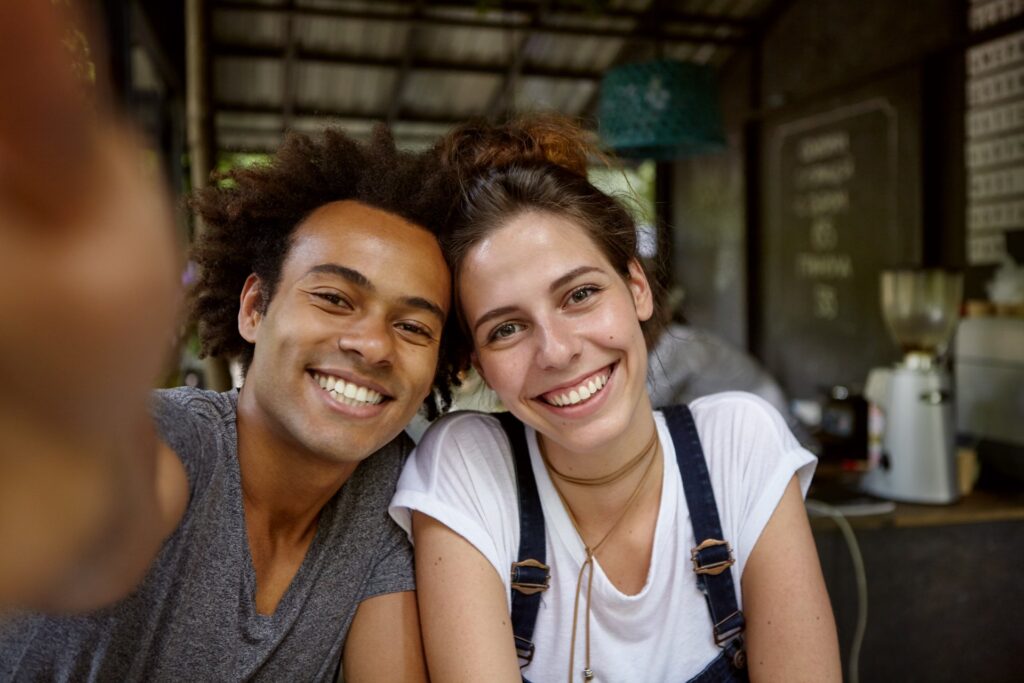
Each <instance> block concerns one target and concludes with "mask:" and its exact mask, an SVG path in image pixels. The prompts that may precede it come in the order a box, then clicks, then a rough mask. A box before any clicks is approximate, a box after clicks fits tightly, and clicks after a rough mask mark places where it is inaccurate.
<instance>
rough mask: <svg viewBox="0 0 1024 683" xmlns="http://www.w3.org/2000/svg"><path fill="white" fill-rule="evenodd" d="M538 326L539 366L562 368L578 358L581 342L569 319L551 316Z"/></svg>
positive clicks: (581, 346)
mask: <svg viewBox="0 0 1024 683" xmlns="http://www.w3.org/2000/svg"><path fill="white" fill-rule="evenodd" d="M539 328H540V329H539V330H538V332H539V334H538V335H537V338H538V348H537V363H538V364H539V365H540V367H542V368H549V369H562V368H566V367H568V366H570V365H571V364H572V363H573V362H574V361H575V360H576V359H578V358H579V356H580V352H581V351H582V348H583V343H582V340H581V339H580V336H579V335H578V334H577V333H576V329H575V327H574V326H573V324H572V323H571V322H570V321H568V320H564V319H560V318H552V319H548V320H546V321H544V323H543V324H542V325H540V326H539Z"/></svg>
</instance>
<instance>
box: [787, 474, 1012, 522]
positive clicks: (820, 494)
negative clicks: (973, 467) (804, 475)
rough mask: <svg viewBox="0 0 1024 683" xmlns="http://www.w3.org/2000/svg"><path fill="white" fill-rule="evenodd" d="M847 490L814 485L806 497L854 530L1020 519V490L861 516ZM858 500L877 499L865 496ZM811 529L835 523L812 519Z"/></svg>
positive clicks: (983, 492)
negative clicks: (830, 509)
mask: <svg viewBox="0 0 1024 683" xmlns="http://www.w3.org/2000/svg"><path fill="white" fill-rule="evenodd" d="M850 490H853V489H851V488H843V487H842V485H841V484H840V483H839V482H835V481H831V482H826V483H825V484H824V485H821V484H819V483H817V482H816V484H815V486H813V487H812V489H811V491H810V493H809V494H808V496H807V497H808V499H814V500H820V501H822V502H825V503H828V504H830V505H833V506H835V507H837V508H839V510H840V511H841V512H843V513H844V516H845V517H846V519H847V520H848V521H849V522H850V525H851V526H852V527H853V528H854V529H877V528H917V527H930V526H946V525H951V524H978V523H982V522H1003V521H1015V520H1016V521H1021V520H1024V491H1021V490H975V491H973V492H971V493H970V494H968V495H967V496H964V497H963V498H961V499H960V500H959V501H957V502H956V503H954V504H952V505H914V504H911V503H895V505H894V508H893V509H892V510H891V511H888V512H883V513H880V514H877V513H876V514H864V513H863V512H861V511H859V510H857V502H858V500H857V499H856V498H855V497H854V496H855V494H850V493H849V491H850ZM836 492H840V495H836ZM860 500H864V501H872V500H874V501H877V500H878V499H874V498H871V497H869V496H866V495H865V496H863V497H862V498H861V499H860ZM868 511H869V512H870V510H868ZM811 528H812V529H814V530H815V531H819V530H828V529H835V522H833V521H832V520H831V519H829V518H828V517H818V516H812V518H811Z"/></svg>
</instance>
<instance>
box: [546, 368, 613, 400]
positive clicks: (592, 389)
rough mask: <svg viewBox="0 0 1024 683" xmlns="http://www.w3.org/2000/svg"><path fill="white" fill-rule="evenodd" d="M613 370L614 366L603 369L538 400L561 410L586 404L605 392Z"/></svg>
mask: <svg viewBox="0 0 1024 683" xmlns="http://www.w3.org/2000/svg"><path fill="white" fill-rule="evenodd" d="M612 370H613V366H611V365H609V366H606V367H603V368H601V369H600V370H598V371H597V372H595V373H593V374H592V375H589V376H587V377H584V378H583V379H582V380H578V381H575V380H574V381H573V382H572V383H571V384H569V385H567V386H562V387H559V388H558V389H554V390H552V391H549V392H546V393H544V394H541V395H540V396H539V397H538V398H539V399H540V400H541V401H543V402H545V403H547V404H549V405H553V406H557V407H559V408H564V407H566V406H575V405H579V404H581V403H585V402H587V401H589V400H591V399H592V398H593V397H594V396H596V395H597V394H599V393H601V391H603V390H604V387H605V385H606V384H607V383H608V378H609V377H611V374H612Z"/></svg>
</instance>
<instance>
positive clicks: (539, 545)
mask: <svg viewBox="0 0 1024 683" xmlns="http://www.w3.org/2000/svg"><path fill="white" fill-rule="evenodd" d="M662 412H663V413H664V415H665V421H666V423H667V424H668V429H669V433H670V434H671V435H672V443H673V444H674V446H675V451H676V460H677V461H678V463H679V471H680V473H683V472H685V473H686V476H684V477H683V493H684V495H685V497H686V505H687V507H688V508H689V511H690V520H691V523H692V525H693V535H694V538H697V539H702V540H701V541H700V542H699V543H698V545H697V547H696V548H694V549H693V550H692V551H691V553H690V556H691V559H692V560H693V571H695V572H696V573H697V587H698V588H699V589H700V590H701V592H702V593H704V597H705V598H706V599H707V605H708V611H709V612H710V613H711V623H712V624H714V637H715V643H716V644H717V645H718V646H719V647H720V648H722V652H721V654H719V655H718V656H717V657H715V659H713V660H712V661H711V663H710V664H708V665H707V667H705V668H704V670H703V671H701V672H700V673H699V674H697V675H696V676H694V677H693V678H691V679H690V680H689V681H688V682H687V683H732V682H739V681H747V680H748V676H747V669H746V653H745V651H744V648H743V628H744V624H745V622H744V619H743V613H742V612H741V611H740V610H739V607H738V606H737V605H736V593H735V589H734V587H733V580H732V571H731V570H730V569H729V567H730V566H732V564H733V558H732V549H731V548H730V546H729V544H728V543H727V542H726V541H725V540H724V539H723V534H722V525H721V523H720V522H719V519H718V507H717V506H716V505H715V495H714V491H713V490H712V489H711V479H710V478H709V477H708V468H707V462H706V461H705V459H704V451H703V449H701V446H700V438H699V437H698V436H697V426H696V425H695V424H694V422H693V416H692V415H691V414H690V409H689V408H687V407H686V406H671V407H669V408H664V409H663V410H662ZM495 417H497V418H498V419H499V421H500V422H501V426H502V428H504V430H505V434H506V435H507V436H508V439H509V442H510V443H511V445H512V455H513V458H512V460H513V462H514V464H515V471H516V485H517V487H518V489H519V559H518V561H517V562H514V563H513V564H512V632H513V634H514V636H515V642H516V652H517V653H518V654H519V658H520V661H521V662H523V664H522V666H526V665H527V664H529V663H530V660H532V659H533V651H534V644H533V641H532V638H533V628H534V625H535V624H536V622H537V610H538V609H539V607H540V596H541V593H542V592H543V591H545V590H547V588H548V581H549V579H550V574H549V573H548V570H549V567H548V566H547V565H546V564H544V559H545V554H546V547H545V531H544V513H543V511H542V509H541V504H540V494H539V493H538V492H537V482H536V480H535V479H534V477H533V469H532V468H531V466H530V453H529V449H528V448H527V445H526V433H525V431H524V429H523V425H522V423H521V422H519V421H518V420H517V419H516V418H514V417H513V416H512V415H511V414H509V413H502V414H499V415H495ZM523 681H524V683H529V681H527V679H526V678H525V677H523Z"/></svg>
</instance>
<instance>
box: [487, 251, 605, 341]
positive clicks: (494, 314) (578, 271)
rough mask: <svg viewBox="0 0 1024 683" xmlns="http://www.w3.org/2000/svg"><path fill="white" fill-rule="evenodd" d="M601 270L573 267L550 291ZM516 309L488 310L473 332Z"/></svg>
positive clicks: (553, 284)
mask: <svg viewBox="0 0 1024 683" xmlns="http://www.w3.org/2000/svg"><path fill="white" fill-rule="evenodd" d="M600 270H601V269H600V268H597V267H596V266H580V267H579V268H573V269H572V270H570V271H569V272H568V273H566V274H565V275H562V276H561V277H558V278H556V279H555V281H554V282H552V283H551V285H550V286H549V287H548V291H549V292H551V293H552V294H553V293H555V292H557V291H558V290H559V289H561V288H562V287H564V286H566V285H567V284H569V283H570V282H572V281H573V280H575V279H576V278H578V277H579V276H580V275H584V274H586V273H590V272H593V271H600ZM516 310H518V309H517V308H516V307H515V306H502V307H501V308H494V309H491V310H489V311H487V312H486V313H484V314H483V315H482V316H480V317H479V318H478V319H477V321H476V324H475V325H474V326H473V332H474V333H475V332H476V331H477V330H478V329H480V326H481V325H483V324H484V323H486V322H488V321H489V320H493V319H494V318H499V317H501V316H503V315H507V314H509V313H515V312H516Z"/></svg>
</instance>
